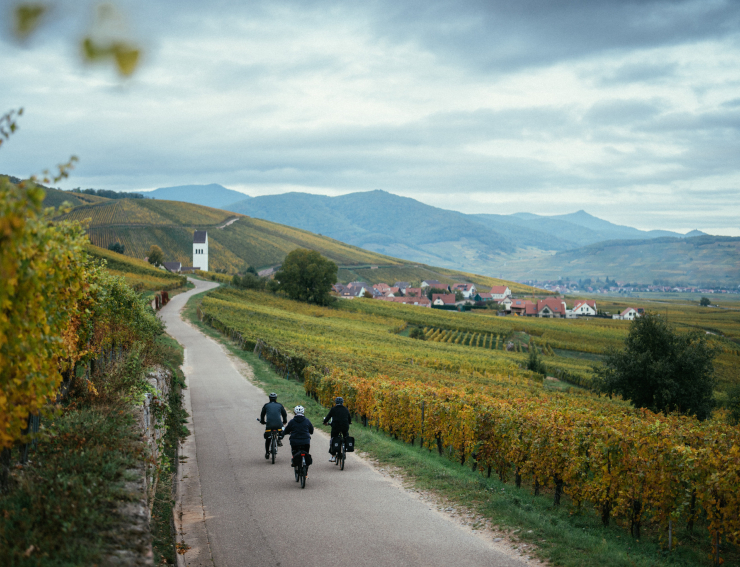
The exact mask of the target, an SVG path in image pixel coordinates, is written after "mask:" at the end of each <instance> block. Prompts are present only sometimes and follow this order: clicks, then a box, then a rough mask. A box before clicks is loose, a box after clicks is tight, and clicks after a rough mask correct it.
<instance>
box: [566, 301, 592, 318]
mask: <svg viewBox="0 0 740 567" xmlns="http://www.w3.org/2000/svg"><path fill="white" fill-rule="evenodd" d="M571 311H572V312H573V315H590V316H592V317H593V316H595V315H596V302H595V301H594V300H593V299H587V300H581V301H578V302H576V304H575V305H574V306H573V309H571Z"/></svg>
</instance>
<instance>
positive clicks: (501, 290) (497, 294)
mask: <svg viewBox="0 0 740 567" xmlns="http://www.w3.org/2000/svg"><path fill="white" fill-rule="evenodd" d="M490 294H491V297H492V299H495V300H500V299H504V298H506V297H511V290H510V289H509V286H506V285H495V286H493V287H492V288H491V291H490Z"/></svg>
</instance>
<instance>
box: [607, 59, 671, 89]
mask: <svg viewBox="0 0 740 567" xmlns="http://www.w3.org/2000/svg"><path fill="white" fill-rule="evenodd" d="M677 70H678V65H677V64H676V63H661V64H656V63H630V64H626V65H622V66H621V67H619V68H617V69H615V70H613V71H609V72H606V73H603V74H601V75H600V76H598V78H597V83H598V84H600V85H603V86H609V85H620V84H625V83H652V82H655V81H663V80H667V79H671V78H672V77H674V76H675V74H676V71H677Z"/></svg>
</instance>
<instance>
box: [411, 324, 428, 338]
mask: <svg viewBox="0 0 740 567" xmlns="http://www.w3.org/2000/svg"><path fill="white" fill-rule="evenodd" d="M409 337H411V338H412V339H419V340H420V341H425V340H427V336H426V335H425V334H424V329H421V328H420V327H414V328H413V329H411V331H410V332H409Z"/></svg>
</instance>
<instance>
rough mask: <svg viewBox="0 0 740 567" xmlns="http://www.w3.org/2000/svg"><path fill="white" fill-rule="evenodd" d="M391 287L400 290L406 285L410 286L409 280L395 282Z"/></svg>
mask: <svg viewBox="0 0 740 567" xmlns="http://www.w3.org/2000/svg"><path fill="white" fill-rule="evenodd" d="M393 287H397V288H398V289H400V290H401V291H403V290H405V289H406V288H407V287H411V284H410V283H409V282H396V283H394V284H393Z"/></svg>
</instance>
